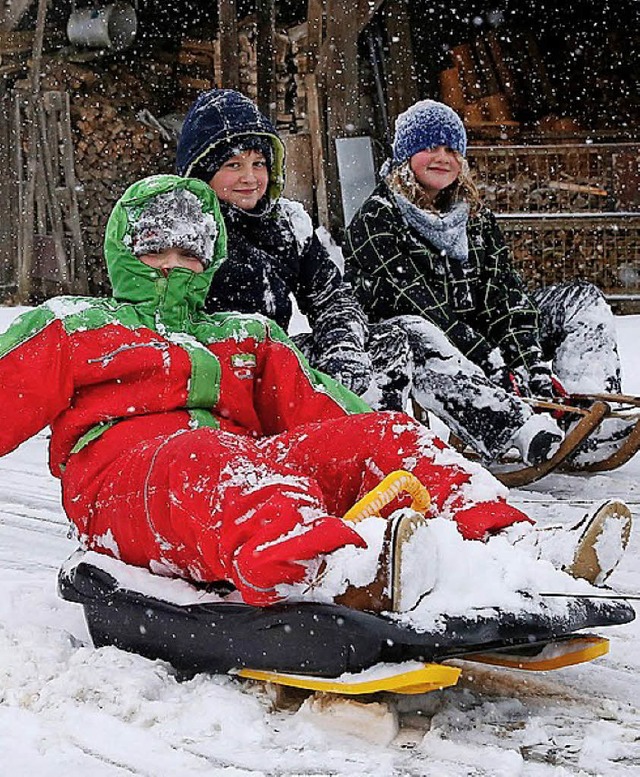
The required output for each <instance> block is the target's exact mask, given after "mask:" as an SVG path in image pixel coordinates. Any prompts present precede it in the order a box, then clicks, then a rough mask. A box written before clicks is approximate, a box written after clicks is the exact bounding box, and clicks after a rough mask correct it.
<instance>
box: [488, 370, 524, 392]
mask: <svg viewBox="0 0 640 777" xmlns="http://www.w3.org/2000/svg"><path fill="white" fill-rule="evenodd" d="M487 377H488V378H489V380H490V381H491V382H492V383H495V384H496V386H500V388H501V389H504V390H505V391H508V392H509V393H510V394H514V393H515V394H519V393H520V389H519V387H518V385H517V383H516V379H515V376H514V375H513V373H511V372H509V370H508V369H507V368H506V366H499V367H497V368H495V369H492V370H491V371H490V372H488V373H487Z"/></svg>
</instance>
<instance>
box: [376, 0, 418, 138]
mask: <svg viewBox="0 0 640 777" xmlns="http://www.w3.org/2000/svg"><path fill="white" fill-rule="evenodd" d="M384 21H385V26H386V28H387V39H388V45H389V54H388V56H386V57H385V59H386V60H387V68H386V70H387V72H388V78H387V89H386V91H387V114H388V117H389V122H390V124H393V122H394V121H395V119H396V117H397V116H398V114H399V113H401V112H402V111H404V110H406V109H407V108H408V107H409V106H410V105H413V103H415V102H416V100H417V99H418V86H417V84H418V82H417V79H416V74H415V66H414V59H413V44H412V41H411V23H410V20H409V12H408V10H407V4H406V3H404V2H402V1H401V0H400V1H399V0H393V2H391V0H390V2H389V3H388V4H387V7H386V8H385V11H384Z"/></svg>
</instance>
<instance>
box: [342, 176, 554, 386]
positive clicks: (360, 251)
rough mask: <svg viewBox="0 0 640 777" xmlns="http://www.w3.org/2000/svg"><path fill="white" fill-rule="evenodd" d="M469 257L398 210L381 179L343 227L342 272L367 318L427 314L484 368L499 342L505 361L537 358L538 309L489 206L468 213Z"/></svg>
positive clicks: (489, 368)
mask: <svg viewBox="0 0 640 777" xmlns="http://www.w3.org/2000/svg"><path fill="white" fill-rule="evenodd" d="M467 234H468V240H469V258H468V260H467V261H466V262H460V261H457V260H455V259H450V258H449V257H447V256H446V255H444V254H443V252H441V251H440V250H438V249H436V248H434V247H433V246H432V245H431V244H430V243H428V242H427V240H426V239H425V238H424V237H423V236H421V235H420V234H419V233H418V232H417V231H416V230H415V229H414V228H412V227H411V226H409V224H408V222H407V221H406V219H405V218H404V216H403V215H402V213H401V211H400V209H399V207H398V205H397V204H396V202H395V199H394V197H393V195H392V193H391V191H390V190H389V188H388V186H387V185H386V183H384V182H382V183H380V184H379V185H378V187H377V188H376V190H375V191H374V192H373V194H371V196H370V197H369V198H368V199H367V200H366V201H365V203H364V204H363V205H362V207H361V208H360V210H359V211H358V213H357V214H356V215H355V216H354V218H353V220H352V221H351V223H350V224H349V226H348V228H347V230H346V239H345V245H344V246H343V252H344V257H345V266H346V274H347V278H348V279H349V280H350V281H351V282H352V284H353V286H354V290H355V292H356V295H357V297H358V299H359V301H360V303H361V305H362V306H363V308H364V309H365V310H366V312H367V315H368V316H369V320H370V321H371V322H378V321H383V320H385V319H388V318H392V317H394V316H400V315H417V316H422V317H423V318H425V319H428V320H429V321H431V322H433V323H434V324H435V325H436V326H438V328H439V329H441V330H442V331H443V332H444V333H445V334H446V335H447V336H448V337H449V339H450V340H451V341H452V342H453V344H454V345H455V346H456V347H457V348H458V349H459V350H460V351H462V353H464V354H465V355H466V356H467V357H468V358H470V359H471V360H472V361H474V362H475V363H476V364H478V365H479V366H480V367H481V368H482V369H483V370H484V371H485V372H486V373H487V374H488V375H492V374H494V373H495V361H494V360H493V359H492V358H491V357H490V353H491V351H492V350H493V349H494V348H498V349H499V350H500V352H501V354H502V356H503V358H504V361H505V362H506V365H507V367H508V368H510V369H512V368H515V367H518V366H524V367H526V368H527V369H529V368H530V367H531V366H532V365H534V364H536V363H539V362H540V360H541V349H540V342H539V333H538V312H537V309H536V307H535V305H534V303H533V302H532V300H531V299H530V297H529V295H528V294H527V292H526V290H525V287H524V284H523V282H522V279H521V278H520V276H519V275H518V274H517V272H516V271H515V270H514V268H513V266H512V264H511V260H510V252H509V249H508V248H507V246H506V245H505V242H504V238H503V235H502V232H501V231H500V228H499V227H498V225H497V223H496V219H495V216H494V215H493V213H492V212H491V211H489V210H488V209H486V208H483V209H482V210H481V211H480V212H479V213H478V214H477V215H475V216H471V217H470V218H469V223H468V226H467Z"/></svg>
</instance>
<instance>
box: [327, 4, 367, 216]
mask: <svg viewBox="0 0 640 777" xmlns="http://www.w3.org/2000/svg"><path fill="white" fill-rule="evenodd" d="M358 35H359V28H358V25H357V17H354V14H353V4H352V3H350V2H348V0H328V2H327V32H326V41H325V44H323V48H324V46H326V44H327V43H328V42H330V45H329V47H328V48H327V49H325V51H326V52H327V64H326V68H325V70H324V72H323V74H322V75H323V83H322V88H323V89H324V94H325V99H326V106H327V127H326V129H327V157H326V164H325V170H326V176H327V192H328V200H329V205H328V211H329V218H330V219H331V220H332V222H333V223H332V225H331V226H332V229H331V231H334V230H337V229H340V228H341V227H342V226H343V224H342V221H343V219H342V216H341V214H342V199H341V196H340V180H339V176H338V165H337V157H336V150H335V140H336V139H337V138H343V137H348V136H349V135H353V134H355V133H357V132H358V128H359V126H360V99H359V97H360V88H359V78H358Z"/></svg>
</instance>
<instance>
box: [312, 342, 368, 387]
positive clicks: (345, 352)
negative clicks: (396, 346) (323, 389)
mask: <svg viewBox="0 0 640 777" xmlns="http://www.w3.org/2000/svg"><path fill="white" fill-rule="evenodd" d="M316 366H317V367H318V369H319V370H321V371H322V372H326V373H327V375H330V376H331V377H332V378H334V380H337V381H338V382H339V383H342V385H343V386H345V387H346V388H348V389H349V390H351V391H353V393H354V394H364V392H365V391H366V390H367V389H368V388H369V383H370V382H371V375H372V367H371V359H370V358H369V355H368V354H367V353H365V352H364V351H359V350H358V349H357V348H353V347H349V346H348V345H341V346H336V347H335V348H330V349H329V351H327V352H326V353H325V354H324V355H323V356H322V358H321V359H320V360H319V361H318V362H317V365H316Z"/></svg>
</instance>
